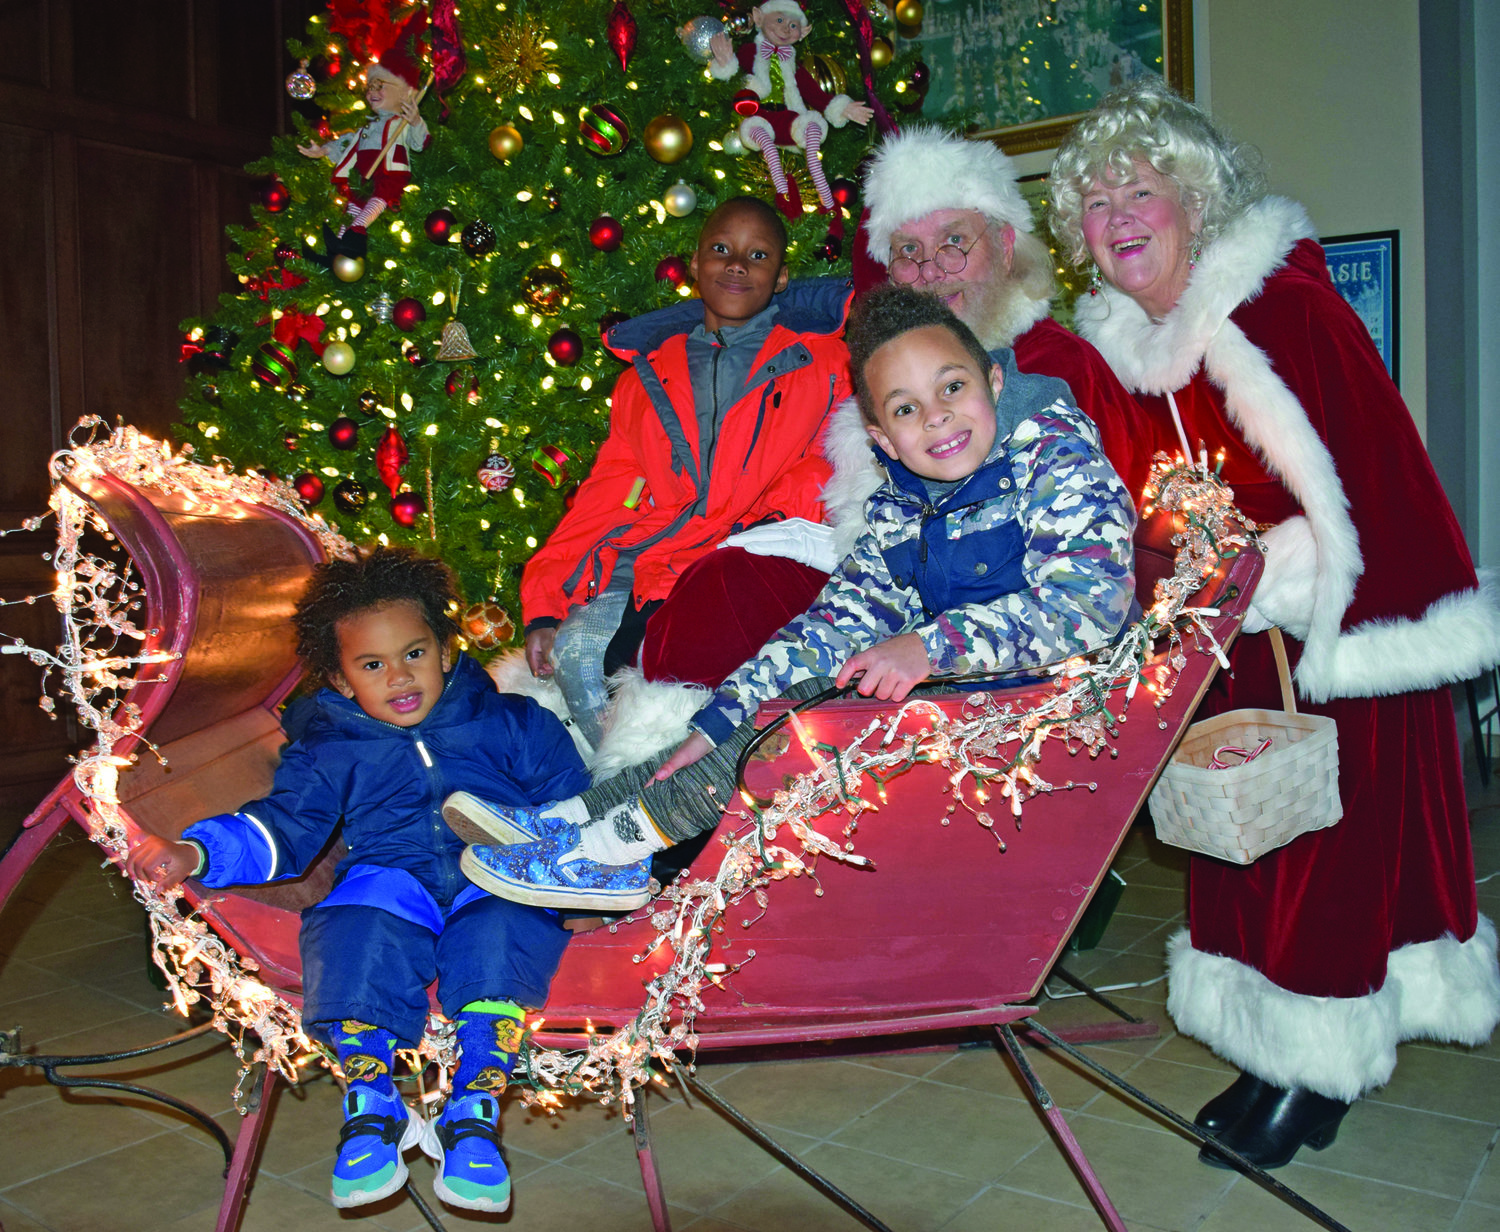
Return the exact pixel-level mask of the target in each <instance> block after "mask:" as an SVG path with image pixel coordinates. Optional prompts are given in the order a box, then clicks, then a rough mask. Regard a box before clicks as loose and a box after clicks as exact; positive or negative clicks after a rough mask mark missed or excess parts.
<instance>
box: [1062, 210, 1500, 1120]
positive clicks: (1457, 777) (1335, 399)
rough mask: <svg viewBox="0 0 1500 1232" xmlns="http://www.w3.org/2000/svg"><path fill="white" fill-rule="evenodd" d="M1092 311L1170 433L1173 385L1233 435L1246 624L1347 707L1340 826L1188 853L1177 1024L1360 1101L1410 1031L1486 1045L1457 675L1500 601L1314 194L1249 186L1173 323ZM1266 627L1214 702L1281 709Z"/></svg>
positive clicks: (1239, 1055) (1102, 298)
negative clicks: (1342, 279) (1250, 524)
mask: <svg viewBox="0 0 1500 1232" xmlns="http://www.w3.org/2000/svg"><path fill="white" fill-rule="evenodd" d="M1076 316H1077V324H1078V327H1079V330H1080V332H1081V333H1082V334H1083V335H1084V336H1085V337H1086V338H1088V339H1090V340H1091V341H1092V342H1093V343H1094V344H1095V345H1096V346H1097V347H1098V348H1099V350H1100V351H1101V352H1102V353H1103V354H1104V357H1105V358H1106V359H1107V360H1108V361H1109V363H1110V364H1111V366H1112V367H1113V368H1114V369H1115V371H1116V372H1117V373H1118V374H1119V376H1120V378H1121V380H1122V381H1123V382H1124V384H1125V385H1126V386H1127V387H1128V388H1130V389H1133V390H1135V391H1137V392H1138V394H1140V395H1142V396H1141V397H1140V402H1141V404H1142V406H1143V407H1144V408H1145V409H1146V410H1147V411H1148V413H1150V414H1151V415H1152V416H1153V417H1154V419H1155V422H1156V424H1157V431H1158V433H1159V434H1160V435H1159V436H1158V443H1159V444H1161V445H1163V446H1168V445H1169V444H1172V443H1174V442H1175V441H1176V439H1177V434H1176V431H1175V429H1174V428H1173V427H1171V426H1170V425H1171V419H1170V412H1169V409H1168V406H1167V402H1166V399H1165V397H1164V395H1165V394H1167V393H1168V392H1174V393H1175V399H1176V403H1177V407H1178V409H1179V411H1180V413H1181V418H1182V421H1183V428H1184V430H1185V433H1186V436H1187V440H1188V444H1189V447H1190V448H1191V449H1192V450H1193V451H1194V452H1195V453H1196V452H1197V450H1198V448H1199V442H1200V441H1201V442H1202V443H1203V445H1204V446H1205V447H1206V448H1207V450H1208V452H1209V454H1210V455H1212V454H1215V453H1216V452H1217V451H1218V450H1219V449H1220V448H1222V449H1224V450H1225V462H1224V469H1223V474H1224V477H1225V479H1226V480H1227V481H1228V482H1229V484H1230V485H1231V487H1232V488H1233V489H1234V492H1235V499H1236V503H1237V504H1238V506H1239V508H1240V509H1241V510H1242V511H1244V512H1245V513H1246V514H1247V515H1248V516H1249V517H1251V518H1253V519H1255V520H1256V521H1258V522H1261V523H1263V524H1274V529H1272V530H1270V531H1269V532H1268V533H1267V536H1266V538H1267V543H1268V555H1267V561H1266V571H1265V576H1264V578H1263V580H1262V583H1261V586H1260V589H1259V590H1258V591H1257V593H1256V596H1255V600H1254V603H1253V605H1252V609H1251V616H1252V619H1251V622H1250V623H1248V624H1247V626H1246V627H1247V629H1253V628H1260V629H1264V628H1266V627H1267V626H1268V625H1269V624H1276V625H1279V626H1280V627H1281V628H1282V629H1284V630H1285V631H1286V632H1287V633H1289V634H1290V635H1291V639H1289V640H1288V650H1289V651H1290V652H1291V654H1292V655H1293V657H1294V658H1296V659H1297V660H1298V661H1297V662H1296V671H1295V679H1296V685H1297V692H1298V695H1299V699H1300V702H1299V705H1300V707H1301V708H1302V709H1303V710H1305V711H1306V712H1307V713H1312V714H1322V715H1328V716H1330V717H1332V718H1333V719H1334V720H1335V722H1336V723H1337V725H1338V737H1339V791H1340V795H1341V797H1342V802H1343V807H1344V816H1343V819H1342V820H1341V821H1340V822H1338V823H1337V824H1336V825H1334V826H1333V827H1332V828H1330V829H1327V830H1322V831H1318V832H1316V833H1313V834H1307V835H1303V836H1302V837H1301V838H1298V839H1296V840H1294V841H1293V842H1292V843H1290V844H1288V845H1287V846H1285V847H1283V848H1281V849H1279V850H1278V851H1275V852H1272V853H1271V854H1269V855H1266V856H1263V857H1262V858H1261V859H1260V860H1258V861H1256V862H1255V863H1254V864H1251V865H1249V866H1245V867H1240V866H1236V865H1230V864H1226V863H1223V862H1220V861H1217V860H1212V859H1209V858H1206V857H1198V856H1195V857H1194V858H1193V861H1192V869H1191V874H1190V882H1189V901H1188V906H1189V911H1188V923H1189V928H1188V929H1187V930H1186V931H1184V932H1182V933H1179V934H1178V935H1177V936H1176V937H1174V938H1173V939H1172V941H1171V942H1170V943H1169V946H1168V954H1169V972H1170V981H1171V983H1170V992H1169V997H1168V1002H1167V1007H1168V1010H1169V1011H1170V1013H1171V1014H1172V1017H1173V1018H1174V1020H1175V1021H1176V1024H1177V1026H1178V1028H1179V1029H1180V1030H1182V1031H1183V1032H1185V1033H1186V1034H1189V1035H1193V1036H1196V1037H1197V1038H1199V1039H1201V1040H1203V1041H1204V1042H1205V1043H1207V1044H1208V1045H1209V1046H1210V1047H1212V1048H1213V1049H1214V1051H1215V1052H1217V1053H1219V1054H1220V1055H1221V1056H1223V1057H1224V1058H1226V1059H1227V1060H1229V1061H1231V1062H1233V1063H1234V1064H1236V1065H1238V1066H1239V1067H1240V1068H1241V1069H1243V1070H1246V1071H1248V1072H1250V1073H1251V1074H1254V1075H1255V1076H1257V1077H1259V1078H1262V1079H1264V1080H1265V1081H1267V1082H1270V1083H1272V1084H1274V1085H1276V1086H1280V1087H1286V1088H1294V1087H1302V1088H1307V1089H1310V1090H1312V1091H1315V1092H1317V1093H1318V1094H1321V1095H1325V1096H1329V1097H1331V1098H1334V1099H1339V1100H1344V1101H1346V1102H1347V1101H1352V1100H1354V1099H1356V1098H1358V1097H1359V1096H1360V1095H1362V1094H1363V1093H1364V1092H1366V1091H1368V1090H1370V1089H1371V1088H1373V1087H1377V1086H1379V1085H1381V1084H1383V1083H1384V1082H1386V1081H1387V1080H1388V1079H1389V1077H1390V1075H1391V1071H1392V1069H1393V1068H1394V1066H1395V1060H1396V1045H1397V1044H1398V1043H1400V1042H1401V1041H1403V1040H1407V1039H1414V1038H1426V1039H1436V1040H1447V1041H1456V1042H1460V1043H1467V1044H1479V1043H1482V1042H1484V1041H1485V1040H1487V1039H1488V1038H1489V1036H1490V1033H1491V1032H1492V1031H1493V1029H1494V1027H1495V1025H1496V1023H1497V1022H1500V971H1497V967H1496V956H1495V930H1494V928H1493V926H1492V925H1491V923H1490V922H1489V920H1487V919H1486V918H1484V917H1483V916H1480V915H1478V912H1477V907H1476V900H1475V888H1474V870H1473V858H1472V854H1471V851H1470V846H1469V820H1468V815H1467V810H1466V806H1465V801H1464V792H1463V780H1462V774H1461V770H1460V758H1459V749H1458V741H1457V734H1456V730H1455V724H1454V715H1453V703H1452V699H1451V696H1450V693H1449V690H1448V686H1449V685H1451V684H1452V683H1454V682H1456V681H1460V680H1466V679H1469V678H1471V677H1473V676H1476V675H1478V674H1479V673H1480V672H1481V671H1483V670H1485V669H1486V668H1488V667H1490V666H1491V665H1493V664H1494V663H1495V662H1496V661H1497V660H1500V604H1497V596H1496V594H1495V592H1494V591H1493V590H1492V589H1491V588H1489V587H1487V586H1486V587H1481V586H1480V585H1479V584H1478V582H1477V581H1476V578H1475V573H1474V567H1473V565H1472V563H1471V561H1470V558H1469V552H1468V549H1467V547H1466V546H1465V544H1464V540H1463V537H1462V534H1461V533H1460V530H1459V527H1458V524H1457V521H1456V520H1455V518H1454V515H1453V511H1452V509H1451V508H1450V507H1449V505H1448V501H1447V500H1446V498H1445V497H1444V495H1443V491H1442V489H1441V487H1440V486H1439V484H1438V480H1437V476H1436V475H1435V474H1434V472H1433V469H1432V466H1431V464H1430V462H1429V461H1428V457H1427V452H1426V450H1425V448H1424V447H1423V444H1422V441H1421V439H1420V437H1419V436H1418V434H1417V431H1416V427H1415V425H1414V424H1413V423H1412V420H1411V416H1410V414H1409V413H1408V412H1407V409H1406V406H1405V405H1404V404H1403V402H1402V401H1401V396H1400V394H1399V393H1398V391H1397V389H1396V387H1395V385H1394V384H1393V383H1392V382H1391V380H1390V379H1389V377H1388V376H1387V375H1386V371H1385V369H1384V367H1383V366H1382V364H1381V361H1380V358H1379V355H1378V353H1377V352H1376V351H1375V348H1374V346H1373V345H1372V343H1371V342H1370V338H1369V335H1368V333H1367V332H1366V330H1365V328H1364V326H1363V324H1362V323H1361V322H1360V320H1359V319H1358V317H1356V316H1355V315H1354V313H1353V311H1352V310H1351V309H1350V308H1349V307H1348V306H1347V305H1346V304H1345V303H1344V301H1343V300H1342V299H1341V298H1340V297H1339V295H1338V293H1337V292H1336V291H1335V290H1334V288H1333V284H1332V282H1331V281H1330V279H1329V276H1328V271H1327V267H1326V264H1325V260H1324V256H1323V250H1322V249H1321V248H1320V247H1319V246H1318V245H1317V243H1316V242H1315V241H1314V239H1313V229H1312V226H1311V223H1310V222H1309V220H1308V218H1307V216H1306V214H1305V213H1304V212H1303V210H1302V208H1301V207H1300V206H1298V205H1296V204H1295V203H1294V202H1291V201H1287V200H1285V199H1282V198H1277V197H1268V198H1265V199H1264V200H1262V201H1260V202H1259V203H1257V204H1256V205H1254V206H1252V207H1251V208H1250V209H1249V210H1248V211H1247V212H1246V213H1245V214H1244V215H1242V216H1241V217H1240V218H1239V219H1237V220H1236V221H1235V222H1234V223H1232V224H1231V225H1230V226H1229V227H1228V228H1226V230H1225V231H1224V232H1223V233H1222V234H1221V235H1220V236H1219V237H1218V238H1216V239H1215V240H1213V241H1212V243H1211V244H1210V245H1209V246H1208V248H1207V249H1205V251H1204V253H1203V255H1202V257H1201V259H1200V260H1199V261H1198V263H1197V265H1196V268H1195V269H1194V271H1193V273H1192V276H1191V281H1190V284H1189V286H1188V288H1187V290H1186V291H1185V292H1184V293H1183V295H1182V298H1181V299H1180V300H1179V301H1178V303H1177V304H1176V306H1175V307H1173V309H1172V310H1171V312H1169V313H1168V314H1167V316H1166V317H1165V319H1163V320H1162V321H1160V322H1154V321H1152V320H1151V319H1150V318H1149V317H1148V316H1147V315H1146V313H1145V312H1144V310H1143V309H1141V308H1140V307H1139V306H1138V305H1137V304H1136V303H1135V302H1134V301H1132V300H1131V299H1130V298H1129V297H1127V296H1126V295H1124V294H1123V293H1121V292H1119V291H1116V290H1114V289H1113V288H1108V289H1105V290H1104V291H1103V293H1102V294H1100V295H1098V296H1089V297H1084V298H1083V299H1081V300H1080V301H1079V304H1078V307H1077V310H1076ZM1152 395H1155V396H1152ZM1268 642H1269V639H1268V638H1267V637H1266V636H1265V635H1264V633H1259V634H1256V633H1246V634H1244V635H1242V636H1241V637H1240V639H1239V641H1238V642H1237V643H1236V645H1235V647H1234V648H1233V651H1232V653H1231V656H1230V659H1231V667H1232V671H1231V672H1225V673H1220V675H1219V677H1218V679H1217V682H1216V685H1215V687H1214V689H1213V691H1212V692H1211V693H1210V695H1209V696H1208V697H1207V698H1205V702H1204V706H1205V709H1204V710H1203V711H1200V716H1202V715H1206V714H1211V713H1218V712H1222V711H1224V710H1227V709H1233V708H1237V707H1247V706H1248V707H1263V708H1267V709H1280V708H1281V704H1280V691H1279V689H1278V687H1277V683H1276V673H1275V669H1274V666H1273V661H1272V658H1271V652H1270V648H1269V645H1268Z"/></svg>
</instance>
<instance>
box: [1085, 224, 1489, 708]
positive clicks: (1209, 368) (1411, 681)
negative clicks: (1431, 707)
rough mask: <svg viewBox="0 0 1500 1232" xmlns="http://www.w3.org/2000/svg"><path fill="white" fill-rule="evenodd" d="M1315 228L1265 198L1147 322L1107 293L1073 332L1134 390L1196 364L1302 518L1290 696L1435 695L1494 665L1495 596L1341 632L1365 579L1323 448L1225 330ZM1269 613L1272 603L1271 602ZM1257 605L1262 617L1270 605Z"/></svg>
mask: <svg viewBox="0 0 1500 1232" xmlns="http://www.w3.org/2000/svg"><path fill="white" fill-rule="evenodd" d="M1313 236H1314V231H1313V228H1312V223H1311V222H1310V221H1309V220H1308V217H1307V214H1306V212H1305V211H1304V210H1303V209H1302V207H1301V206H1300V205H1298V204H1296V203H1295V202H1293V201H1288V200H1286V199H1285V198H1282V197H1267V198H1265V199H1263V200H1261V201H1259V202H1257V203H1256V204H1255V205H1253V206H1251V207H1250V208H1249V209H1248V210H1247V211H1246V212H1245V213H1244V214H1243V215H1242V216H1241V217H1240V218H1238V219H1237V220H1235V222H1233V223H1231V224H1230V225H1229V226H1228V227H1227V228H1225V230H1224V232H1223V234H1222V235H1220V236H1219V237H1218V238H1217V239H1216V240H1214V242H1213V243H1212V244H1210V245H1209V247H1208V248H1207V249H1205V250H1204V253H1203V256H1202V258H1201V259H1200V261H1199V262H1198V266H1197V268H1196V269H1195V270H1194V272H1193V276H1192V281H1191V282H1190V283H1189V284H1188V288H1187V290H1186V291H1184V292H1183V294H1182V298H1181V299H1180V300H1179V301H1178V303H1177V305H1176V306H1175V307H1174V308H1173V309H1172V311H1171V312H1169V313H1168V314H1167V316H1166V317H1165V318H1164V319H1163V320H1162V321H1160V322H1155V321H1152V320H1151V319H1150V317H1148V316H1147V314H1146V313H1145V311H1144V310H1143V309H1142V308H1141V307H1140V306H1139V305H1137V304H1136V303H1135V302H1134V301H1133V300H1131V299H1130V298H1129V297H1128V296H1126V295H1124V294H1123V293H1121V292H1120V291H1118V290H1116V289H1114V288H1113V287H1105V288H1104V289H1103V292H1102V294H1100V295H1098V296H1089V297H1085V298H1084V299H1081V300H1080V301H1079V303H1078V306H1077V309H1076V322H1077V325H1078V328H1079V332H1080V333H1082V334H1083V336H1084V337H1085V338H1087V339H1088V340H1089V341H1090V342H1092V343H1093V344H1094V345H1095V346H1097V347H1098V348H1099V350H1100V352H1101V353H1103V355H1104V358H1105V359H1106V360H1107V361H1108V362H1109V365H1110V367H1112V368H1113V369H1114V370H1115V372H1116V374H1117V375H1118V376H1119V377H1120V379H1121V381H1122V382H1123V383H1124V384H1125V385H1126V386H1128V387H1129V388H1131V389H1134V390H1139V391H1143V392H1147V393H1157V394H1162V393H1167V392H1170V391H1173V390H1176V389H1180V388H1181V387H1182V386H1183V385H1185V384H1187V382H1188V381H1189V380H1190V379H1191V377H1192V376H1193V374H1194V372H1195V371H1196V370H1197V368H1198V366H1199V364H1200V363H1201V364H1202V365H1203V368H1204V371H1205V372H1206V373H1207V375H1208V377H1209V378H1210V379H1211V380H1212V381H1213V382H1214V383H1215V384H1216V385H1218V386H1219V387H1220V388H1221V389H1223V390H1224V404H1225V409H1226V411H1227V412H1228V414H1229V417H1230V419H1231V421H1232V422H1233V423H1234V425H1235V426H1236V427H1237V428H1238V429H1239V431H1240V432H1241V434H1242V435H1243V436H1244V438H1245V440H1246V441H1247V442H1248V443H1249V444H1250V445H1251V447H1252V448H1254V449H1255V451H1256V452H1257V454H1259V456H1260V457H1261V458H1262V459H1263V460H1264V462H1265V464H1266V467H1267V469H1268V470H1269V471H1270V472H1271V473H1272V474H1274V475H1276V476H1277V477H1278V478H1279V479H1280V480H1281V481H1282V482H1283V483H1284V484H1285V485H1286V488H1287V490H1288V491H1289V492H1291V494H1292V495H1293V496H1294V497H1295V498H1296V499H1297V502H1298V503H1299V504H1300V505H1301V506H1302V509H1303V511H1304V513H1305V514H1306V524H1307V527H1306V528H1307V531H1308V532H1310V535H1311V538H1312V541H1313V543H1312V546H1313V548H1314V551H1315V556H1316V562H1317V568H1316V570H1315V572H1314V574H1313V575H1312V577H1311V578H1310V579H1308V581H1309V583H1310V584H1309V586H1308V597H1309V598H1310V601H1311V602H1310V605H1308V604H1307V603H1306V602H1304V603H1303V604H1301V605H1299V607H1298V610H1297V612H1296V613H1295V614H1294V615H1293V617H1292V618H1293V619H1295V620H1297V623H1298V625H1299V626H1300V632H1299V630H1298V629H1297V628H1292V627H1291V626H1290V625H1289V626H1287V628H1288V630H1289V631H1290V632H1292V633H1293V634H1294V635H1296V636H1298V637H1299V638H1300V639H1301V640H1302V641H1304V643H1305V649H1304V652H1303V655H1302V659H1301V662H1299V663H1298V665H1297V672H1296V680H1297V691H1298V693H1299V694H1301V696H1302V697H1303V698H1305V699H1306V700H1308V701H1311V702H1322V701H1328V700H1329V699H1330V698H1334V697H1374V696H1382V695H1389V694H1394V693H1402V692H1406V691H1408V690H1413V689H1431V688H1438V687H1441V686H1442V685H1445V684H1451V683H1453V682H1455V681H1458V680H1465V679H1469V678H1471V677H1472V676H1474V675H1475V674H1477V673H1478V672H1479V671H1482V670H1483V669H1484V668H1485V667H1486V666H1488V665H1490V664H1493V663H1494V662H1496V661H1497V660H1500V603H1497V600H1496V596H1495V594H1494V592H1493V591H1492V590H1490V589H1487V588H1486V589H1480V590H1471V591H1464V592H1461V593H1459V594H1456V595H1449V596H1446V597H1444V598H1443V599H1441V600H1439V601H1438V602H1437V603H1435V604H1433V606H1432V607H1430V608H1429V609H1428V610H1427V611H1426V612H1425V613H1424V614H1423V615H1422V616H1421V617H1420V618H1418V619H1416V620H1406V619H1401V620H1391V621H1386V620H1380V621H1372V622H1369V623H1367V624H1364V625H1360V626H1358V627H1357V628H1354V629H1350V630H1348V631H1347V632H1341V626H1342V624H1343V619H1344V613H1345V612H1346V611H1347V610H1348V607H1349V604H1350V602H1351V600H1352V599H1353V597H1354V588H1355V584H1356V582H1357V581H1358V580H1359V577H1360V574H1361V573H1362V572H1363V571H1364V562H1363V559H1362V558H1361V555H1360V547H1359V536H1358V533H1357V531H1356V530H1355V527H1354V523H1353V521H1352V520H1351V519H1350V517H1349V507H1348V501H1347V500H1346V498H1345V496H1344V489H1343V485H1342V484H1341V482H1340V481H1339V477H1338V473H1337V471H1336V470H1335V468H1334V465H1333V459H1332V457H1331V456H1330V455H1329V452H1328V448H1327V446H1325V445H1324V443H1323V441H1322V438H1321V437H1319V436H1318V434H1317V432H1316V431H1314V429H1313V427H1312V424H1311V423H1310V422H1309V421H1308V418H1307V415H1306V413H1305V412H1304V411H1303V409H1302V405H1301V403H1299V402H1298V401H1297V399H1296V397H1294V396H1293V394H1292V392H1291V390H1290V389H1288V388H1287V386H1286V384H1285V382H1283V381H1282V380H1281V378H1280V377H1279V376H1277V375H1276V373H1275V371H1274V370H1273V369H1272V367H1271V363H1270V361H1269V359H1267V357H1266V355H1265V353H1264V352H1263V351H1261V350H1259V349H1258V348H1257V347H1255V346H1253V345H1252V344H1251V343H1250V341H1249V340H1248V339H1247V338H1246V337H1245V335H1244V333H1243V332H1242V331H1241V330H1240V329H1239V328H1238V327H1237V326H1236V325H1235V324H1234V323H1233V322H1232V321H1230V320H1229V314H1230V313H1231V312H1233V311H1234V309H1235V308H1236V307H1238V306H1239V305H1240V304H1241V303H1242V302H1243V301H1245V300H1246V299H1249V298H1251V297H1253V296H1254V295H1256V294H1258V293H1259V292H1260V290H1261V288H1262V287H1263V286H1264V285H1265V282H1266V279H1267V278H1269V277H1270V276H1271V275H1272V274H1273V273H1275V272H1276V270H1277V269H1279V268H1280V267H1281V266H1282V265H1283V264H1284V263H1285V261H1286V257H1287V254H1288V253H1290V252H1291V250H1292V248H1293V247H1294V246H1295V245H1296V244H1297V242H1298V241H1299V240H1302V239H1307V238H1312V237H1313ZM1271 602H1272V604H1273V605H1274V604H1275V603H1276V602H1277V600H1276V598H1275V597H1274V596H1273V597H1272V599H1271ZM1258 606H1260V607H1261V610H1262V611H1263V612H1265V611H1268V610H1269V609H1267V608H1266V606H1265V604H1264V601H1259V602H1258Z"/></svg>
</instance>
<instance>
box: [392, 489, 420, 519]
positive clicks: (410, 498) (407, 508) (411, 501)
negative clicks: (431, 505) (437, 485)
mask: <svg viewBox="0 0 1500 1232" xmlns="http://www.w3.org/2000/svg"><path fill="white" fill-rule="evenodd" d="M426 512H427V502H426V501H425V500H423V499H422V498H421V497H420V496H418V495H417V494H416V493H415V492H402V493H401V494H400V495H399V496H396V497H394V498H392V500H391V517H393V518H394V519H395V520H396V521H397V522H398V523H400V525H402V526H415V525H416V524H417V519H418V518H420V517H421V516H422V515H423V514H424V513H426Z"/></svg>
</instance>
